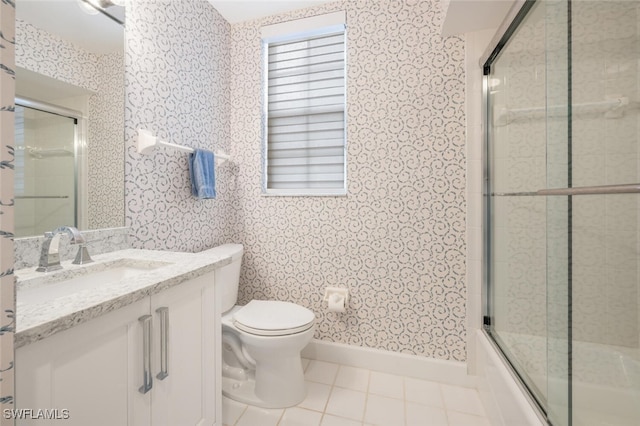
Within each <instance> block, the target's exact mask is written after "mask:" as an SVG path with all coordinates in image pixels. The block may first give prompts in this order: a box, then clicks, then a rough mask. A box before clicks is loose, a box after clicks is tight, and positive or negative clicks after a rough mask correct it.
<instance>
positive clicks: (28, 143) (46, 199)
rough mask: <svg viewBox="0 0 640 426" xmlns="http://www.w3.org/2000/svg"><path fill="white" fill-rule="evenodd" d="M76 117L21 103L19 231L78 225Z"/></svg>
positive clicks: (17, 155)
mask: <svg viewBox="0 0 640 426" xmlns="http://www.w3.org/2000/svg"><path fill="white" fill-rule="evenodd" d="M76 127H77V120H76V119H75V118H71V117H67V116H63V115H59V114H54V113H51V112H46V111H42V110H39V109H34V108H28V107H24V106H20V105H16V110H15V178H14V179H15V181H14V187H15V234H16V236H17V237H22V236H33V235H42V234H43V233H44V232H47V231H51V230H53V229H55V228H56V227H58V226H61V225H71V226H76V225H77V214H76V211H77V209H76V160H75V151H76V148H75V145H76V142H75V141H76V135H77V130H76Z"/></svg>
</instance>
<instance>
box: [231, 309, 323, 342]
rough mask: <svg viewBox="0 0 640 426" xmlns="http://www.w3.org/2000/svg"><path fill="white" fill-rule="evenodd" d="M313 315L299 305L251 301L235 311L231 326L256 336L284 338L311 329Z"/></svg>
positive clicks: (313, 319)
mask: <svg viewBox="0 0 640 426" xmlns="http://www.w3.org/2000/svg"><path fill="white" fill-rule="evenodd" d="M314 321H315V315H314V313H313V312H312V311H311V310H309V309H307V308H305V307H303V306H300V305H296V304H295V303H290V302H280V301H273V300H252V301H251V302H249V303H247V304H246V305H245V306H243V307H242V308H240V309H239V310H238V311H236V312H235V313H234V315H233V325H234V326H235V327H236V328H237V329H238V330H242V331H245V332H247V333H251V334H256V335H258V336H285V335H288V334H296V333H301V332H303V331H306V330H308V329H309V328H311V327H313V323H314Z"/></svg>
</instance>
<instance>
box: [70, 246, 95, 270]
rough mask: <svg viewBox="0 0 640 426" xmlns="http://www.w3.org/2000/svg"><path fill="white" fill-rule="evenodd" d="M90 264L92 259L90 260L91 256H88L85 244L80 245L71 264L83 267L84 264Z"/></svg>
mask: <svg viewBox="0 0 640 426" xmlns="http://www.w3.org/2000/svg"><path fill="white" fill-rule="evenodd" d="M91 262H93V259H91V256H90V255H89V250H87V243H80V247H78V253H77V254H76V258H75V259H74V260H73V262H71V263H73V264H74V265H84V264H85V263H91Z"/></svg>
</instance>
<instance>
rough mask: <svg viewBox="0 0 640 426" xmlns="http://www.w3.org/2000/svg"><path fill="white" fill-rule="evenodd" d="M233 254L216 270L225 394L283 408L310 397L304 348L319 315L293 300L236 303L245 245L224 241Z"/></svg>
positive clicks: (222, 248)
mask: <svg viewBox="0 0 640 426" xmlns="http://www.w3.org/2000/svg"><path fill="white" fill-rule="evenodd" d="M214 250H215V252H216V254H222V255H227V256H231V263H230V264H229V265H226V266H223V267H222V268H219V269H217V270H216V272H215V283H216V284H215V285H216V289H217V290H216V291H217V293H216V294H217V295H218V297H219V298H220V300H221V310H222V394H223V395H225V396H227V397H228V398H231V399H233V400H236V401H239V402H243V403H245V404H250V405H255V406H258V407H264V408H285V407H292V406H294V405H297V404H299V403H300V402H302V400H304V398H305V397H306V389H305V384H304V373H303V370H302V362H301V359H300V351H302V349H303V348H304V347H305V346H306V345H307V344H308V343H309V342H310V341H311V338H312V337H313V332H314V328H315V327H314V326H315V314H314V313H313V312H312V311H311V310H309V309H307V308H305V307H303V306H300V305H296V304H295V303H290V302H280V301H266V300H252V301H251V302H249V303H248V304H246V305H245V306H237V305H236V302H237V300H238V284H239V281H240V266H241V262H242V252H243V247H242V245H240V244H226V245H223V246H220V247H216V248H215V249H214Z"/></svg>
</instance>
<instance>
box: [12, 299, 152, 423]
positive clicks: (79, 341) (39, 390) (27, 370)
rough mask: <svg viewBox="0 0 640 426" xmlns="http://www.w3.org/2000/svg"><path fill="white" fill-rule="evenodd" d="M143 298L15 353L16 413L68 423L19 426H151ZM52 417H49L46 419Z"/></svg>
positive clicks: (147, 311) (146, 308)
mask: <svg viewBox="0 0 640 426" xmlns="http://www.w3.org/2000/svg"><path fill="white" fill-rule="evenodd" d="M148 313H149V299H148V298H146V299H144V300H142V301H140V302H136V303H134V304H132V305H129V306H127V307H125V308H122V309H119V310H117V311H114V312H111V313H109V314H106V315H104V316H102V317H99V318H96V319H94V320H91V321H89V322H87V323H85V324H81V325H78V326H76V327H73V328H71V329H69V330H65V331H63V332H60V333H58V334H55V335H53V336H51V337H49V338H46V339H44V340H41V341H38V342H35V343H32V344H30V345H27V346H23V347H21V348H19V349H18V350H17V351H16V408H17V409H32V410H34V412H33V413H34V415H35V414H36V410H39V409H43V410H55V409H57V410H58V412H57V413H55V412H53V414H54V415H55V414H58V415H59V416H64V415H65V411H63V410H68V411H67V413H68V417H69V418H68V419H67V420H58V421H55V420H43V419H22V420H18V421H17V424H18V425H31V424H34V425H49V424H54V422H55V424H59V423H61V422H62V423H64V424H65V425H69V426H73V425H78V426H86V425H92V426H101V425H104V426H113V425H131V426H143V425H150V424H151V419H150V413H151V408H150V403H151V401H150V399H151V398H150V394H149V393H147V394H142V393H140V392H139V391H138V388H139V387H140V386H141V385H142V382H143V365H142V336H143V332H142V325H141V324H140V322H139V321H138V318H139V317H141V316H143V315H146V314H148ZM51 413H52V412H50V413H49V415H50V414H51Z"/></svg>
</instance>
